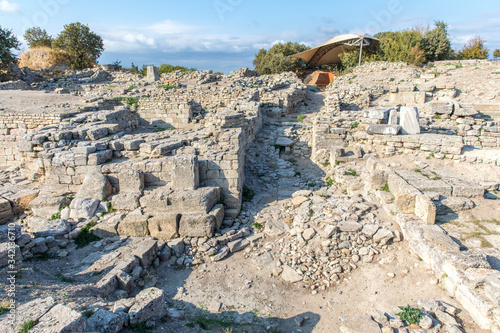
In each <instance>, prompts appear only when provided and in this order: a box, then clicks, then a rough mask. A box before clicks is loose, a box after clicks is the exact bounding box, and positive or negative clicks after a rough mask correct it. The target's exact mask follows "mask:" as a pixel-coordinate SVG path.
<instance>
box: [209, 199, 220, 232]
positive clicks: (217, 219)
mask: <svg viewBox="0 0 500 333" xmlns="http://www.w3.org/2000/svg"><path fill="white" fill-rule="evenodd" d="M208 214H210V215H213V216H214V217H215V231H217V230H219V229H220V228H221V226H222V222H223V221H224V205H223V204H218V205H215V206H214V207H213V208H212V210H211V211H210V212H208Z"/></svg>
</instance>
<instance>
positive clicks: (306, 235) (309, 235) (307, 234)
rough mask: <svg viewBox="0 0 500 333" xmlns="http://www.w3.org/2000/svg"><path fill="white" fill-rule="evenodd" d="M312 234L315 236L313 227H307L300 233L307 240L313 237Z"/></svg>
mask: <svg viewBox="0 0 500 333" xmlns="http://www.w3.org/2000/svg"><path fill="white" fill-rule="evenodd" d="M314 236H316V230H314V228H309V229H306V230H304V232H303V233H302V237H304V239H305V240H306V241H309V240H311V239H313V238H314Z"/></svg>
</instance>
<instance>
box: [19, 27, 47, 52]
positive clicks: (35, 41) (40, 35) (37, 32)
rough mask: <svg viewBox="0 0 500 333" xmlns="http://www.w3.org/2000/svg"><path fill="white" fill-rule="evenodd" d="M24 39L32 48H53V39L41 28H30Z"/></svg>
mask: <svg viewBox="0 0 500 333" xmlns="http://www.w3.org/2000/svg"><path fill="white" fill-rule="evenodd" d="M23 37H24V39H25V40H26V42H27V43H28V46H29V47H30V48H32V47H40V46H46V47H52V40H53V38H52V36H50V35H49V34H48V33H47V30H45V29H42V28H39V27H33V28H29V29H27V30H26V32H25V33H24V35H23Z"/></svg>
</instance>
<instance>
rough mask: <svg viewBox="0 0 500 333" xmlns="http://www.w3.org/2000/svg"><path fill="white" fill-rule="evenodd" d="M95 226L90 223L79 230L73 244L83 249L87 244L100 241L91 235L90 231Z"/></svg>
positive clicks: (93, 223)
mask: <svg viewBox="0 0 500 333" xmlns="http://www.w3.org/2000/svg"><path fill="white" fill-rule="evenodd" d="M96 224H97V223H95V222H90V223H88V224H87V225H86V226H85V227H83V228H81V229H80V231H79V232H78V235H77V236H76V238H75V244H76V246H77V247H78V248H82V247H85V246H87V245H88V244H89V243H92V242H95V241H98V240H100V238H99V237H97V236H96V235H94V234H93V233H92V231H91V230H90V229H91V228H92V227H93V226H95V225H96Z"/></svg>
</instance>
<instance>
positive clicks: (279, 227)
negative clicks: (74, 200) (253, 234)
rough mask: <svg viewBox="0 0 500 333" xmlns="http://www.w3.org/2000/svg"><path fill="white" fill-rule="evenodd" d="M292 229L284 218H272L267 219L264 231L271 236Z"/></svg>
mask: <svg viewBox="0 0 500 333" xmlns="http://www.w3.org/2000/svg"><path fill="white" fill-rule="evenodd" d="M288 231H290V227H289V226H288V224H286V222H285V221H283V220H282V219H277V220H275V219H270V220H267V221H266V225H265V227H264V233H265V234H266V235H269V236H271V237H274V236H279V235H282V234H284V233H287V232H288Z"/></svg>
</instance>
